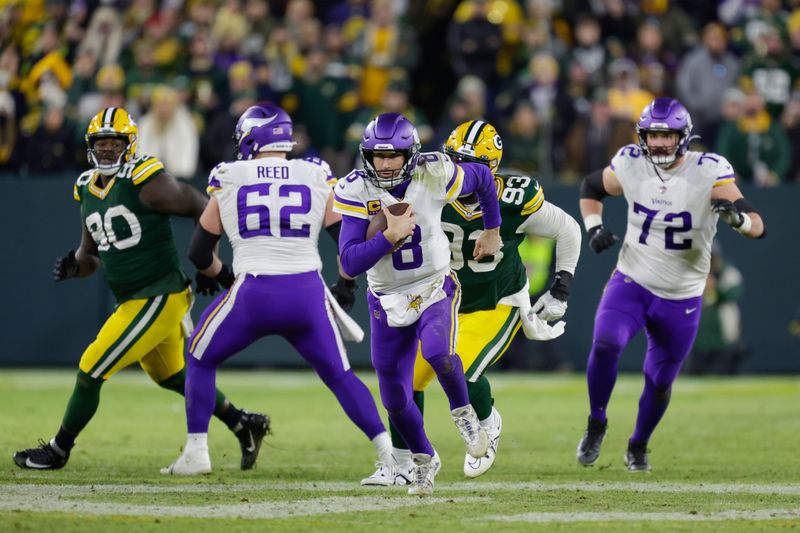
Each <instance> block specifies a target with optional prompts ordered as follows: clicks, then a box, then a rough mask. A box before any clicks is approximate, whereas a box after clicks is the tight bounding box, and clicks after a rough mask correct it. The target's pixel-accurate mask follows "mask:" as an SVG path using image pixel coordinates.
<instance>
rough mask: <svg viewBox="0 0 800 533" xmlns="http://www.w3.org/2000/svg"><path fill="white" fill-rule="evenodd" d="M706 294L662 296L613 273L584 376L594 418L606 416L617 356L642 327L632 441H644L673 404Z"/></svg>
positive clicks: (598, 309) (620, 274) (599, 311)
mask: <svg viewBox="0 0 800 533" xmlns="http://www.w3.org/2000/svg"><path fill="white" fill-rule="evenodd" d="M701 307H702V296H697V297H695V298H687V299H685V300H667V299H666V298H659V297H658V296H656V295H654V294H653V293H652V292H650V291H648V290H647V289H645V288H644V287H642V286H641V285H639V284H637V283H636V282H635V281H633V280H632V279H631V278H630V277H628V276H626V275H625V274H622V273H621V272H619V271H614V273H613V274H612V275H611V279H610V280H609V281H608V283H607V284H606V288H605V291H604V292H603V297H602V298H601V299H600V304H599V305H598V307H597V314H596V315H595V321H594V338H593V341H592V351H591V352H590V353H589V362H588V365H587V369H586V377H587V381H588V385H589V404H590V408H591V416H592V418H595V419H597V420H603V421H605V420H606V407H607V406H608V402H609V399H610V398H611V392H612V391H613V389H614V383H615V382H616V380H617V367H618V364H619V358H620V355H621V354H622V351H623V350H624V348H625V346H627V344H628V343H629V342H630V341H631V339H632V338H633V337H634V335H636V333H638V332H639V330H641V329H642V328H644V330H645V333H646V334H647V353H646V354H645V359H644V390H643V391H642V395H641V397H640V398H639V414H638V416H637V418H636V428H635V430H634V432H633V435H632V436H631V438H630V441H631V442H635V443H646V442H647V441H648V440H649V439H650V435H652V433H653V430H654V429H655V428H656V426H657V425H658V422H659V421H660V420H661V417H662V416H663V415H664V413H665V412H666V410H667V405H668V404H669V397H670V392H671V390H672V383H673V382H674V381H675V379H676V378H677V377H678V372H680V369H681V365H682V364H683V361H684V360H685V359H686V357H687V356H688V355H689V351H690V350H691V348H692V344H694V339H695V337H696V336H697V327H698V325H699V323H700V309H701Z"/></svg>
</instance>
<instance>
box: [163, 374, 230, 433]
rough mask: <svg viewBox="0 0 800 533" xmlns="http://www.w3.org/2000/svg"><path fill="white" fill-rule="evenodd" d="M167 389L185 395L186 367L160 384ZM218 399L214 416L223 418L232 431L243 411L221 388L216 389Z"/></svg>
mask: <svg viewBox="0 0 800 533" xmlns="http://www.w3.org/2000/svg"><path fill="white" fill-rule="evenodd" d="M158 386H159V387H163V388H165V389H167V390H171V391H175V392H177V393H178V394H180V395H181V396H184V389H185V387H186V369H185V368H182V369H180V370H179V371H178V372H176V373H175V374H173V375H172V376H170V377H168V378H167V379H165V380H164V381H162V382H161V383H159V384H158ZM216 393H217V396H216V399H215V402H214V416H216V417H217V418H219V419H220V420H222V422H223V423H224V424H225V425H226V426H228V428H229V429H230V430H231V431H232V430H233V428H235V427H236V424H238V423H239V420H240V418H241V417H242V412H241V411H240V410H238V409H237V408H236V407H235V406H234V405H233V404H232V403H231V402H229V401H228V399H227V398H226V397H225V395H224V394H223V393H222V391H221V390H219V389H216Z"/></svg>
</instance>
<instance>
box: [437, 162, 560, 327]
mask: <svg viewBox="0 0 800 533" xmlns="http://www.w3.org/2000/svg"><path fill="white" fill-rule="evenodd" d="M495 184H496V186H497V196H498V199H499V201H500V214H501V215H502V217H503V222H502V224H501V226H500V237H501V239H502V240H503V247H502V248H501V249H500V251H499V252H497V253H496V254H495V255H493V256H489V257H486V258H484V259H482V260H481V261H476V260H475V259H473V258H472V253H473V251H474V250H475V241H476V240H477V239H478V235H480V234H481V231H483V220H481V216H482V215H481V213H480V206H479V205H477V204H473V205H465V204H463V203H462V202H461V200H456V201H455V202H453V203H451V204H448V205H446V206H445V207H444V210H443V211H442V229H444V232H445V233H446V234H447V238H448V239H449V240H450V252H451V256H450V267H451V268H452V269H453V270H455V271H456V273H457V274H458V279H459V281H460V282H461V307H460V308H459V312H460V313H472V312H474V311H483V310H486V309H494V308H495V307H496V306H497V302H498V301H499V300H500V299H501V298H503V297H504V296H508V295H511V294H514V293H516V292H519V291H520V290H521V289H522V288H523V287H524V286H525V280H526V279H527V277H526V275H525V265H523V263H522V259H520V256H519V251H518V247H519V245H520V243H521V242H522V240H523V239H524V238H525V234H524V233H517V228H519V226H520V225H521V224H522V223H523V222H525V220H526V219H527V218H528V216H530V215H531V214H532V213H535V212H536V211H538V210H539V208H540V207H541V206H542V204H543V203H544V193H543V192H542V189H541V187H540V186H539V183H538V182H537V181H536V180H535V179H533V178H530V177H528V176H499V175H496V176H495Z"/></svg>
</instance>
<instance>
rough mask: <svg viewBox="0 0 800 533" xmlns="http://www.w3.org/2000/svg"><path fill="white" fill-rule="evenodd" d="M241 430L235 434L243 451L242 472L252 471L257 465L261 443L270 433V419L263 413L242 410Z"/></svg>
mask: <svg viewBox="0 0 800 533" xmlns="http://www.w3.org/2000/svg"><path fill="white" fill-rule="evenodd" d="M239 425H241V428H240V429H239V430H238V431H235V432H234V435H236V438H237V439H239V447H240V448H241V449H242V464H241V468H242V470H250V469H251V468H253V467H254V466H255V464H256V459H258V451H259V450H260V449H261V441H263V440H264V436H265V435H266V434H267V433H269V426H270V419H269V417H268V416H267V415H262V414H261V413H249V412H247V411H245V410H244V409H242V419H241V420H240V421H239Z"/></svg>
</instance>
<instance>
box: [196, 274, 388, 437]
mask: <svg viewBox="0 0 800 533" xmlns="http://www.w3.org/2000/svg"><path fill="white" fill-rule="evenodd" d="M267 335H281V336H282V337H283V338H285V339H286V340H287V341H289V343H290V344H291V345H292V346H293V347H294V348H295V349H296V350H297V351H298V352H299V353H300V356H301V357H302V358H303V359H305V360H306V361H308V363H309V364H310V365H311V367H312V368H313V369H314V371H315V372H316V373H317V375H318V376H319V377H320V379H322V381H323V382H324V383H325V385H327V386H328V388H329V389H330V390H331V392H333V394H334V395H335V396H336V399H337V400H339V403H340V404H341V406H342V408H343V409H344V411H345V413H347V416H348V417H350V420H352V421H353V423H354V424H355V425H356V426H358V427H359V428H360V429H361V431H363V432H364V433H365V434H366V435H367V437H369V438H370V439H372V438H373V437H375V436H376V435H378V434H379V433H382V432H383V431H385V428H384V425H383V422H381V419H380V416H379V415H378V410H377V407H376V406H375V401H374V400H373V399H372V394H370V392H369V389H368V388H367V386H366V385H364V383H363V382H362V381H361V380H360V379H358V377H356V375H355V374H354V373H353V371H352V370H351V369H350V362H349V361H348V359H347V353H346V352H345V349H344V345H343V344H342V338H341V335H340V334H339V329H338V327H337V326H336V324H335V322H334V318H333V311H332V310H331V309H330V306H329V305H328V304H327V302H326V300H325V286H324V285H323V281H322V279H321V278H320V276H319V273H317V272H304V273H302V274H291V275H274V276H253V275H250V274H247V275H245V276H239V277H238V278H237V280H236V283H234V285H233V287H231V289H230V290H229V291H228V292H226V293H224V294H222V295H220V296H219V297H218V298H217V299H216V300H214V303H212V304H211V305H210V306H209V307H208V308H207V309H206V310H205V311H204V312H203V315H202V316H201V318H200V322H199V323H198V324H197V327H196V328H195V330H194V332H193V333H192V336H191V338H190V339H189V356H188V357H187V372H186V420H187V425H188V429H189V433H207V432H208V422H209V420H210V419H211V414H212V412H213V410H214V398H215V386H216V377H217V367H219V366H220V365H221V364H222V363H223V362H224V361H225V360H226V359H228V358H229V357H231V356H232V355H234V354H236V353H237V352H239V351H241V350H243V349H244V348H246V347H247V346H249V345H250V344H252V343H253V342H254V341H256V340H258V339H260V338H262V337H266V336H267Z"/></svg>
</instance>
